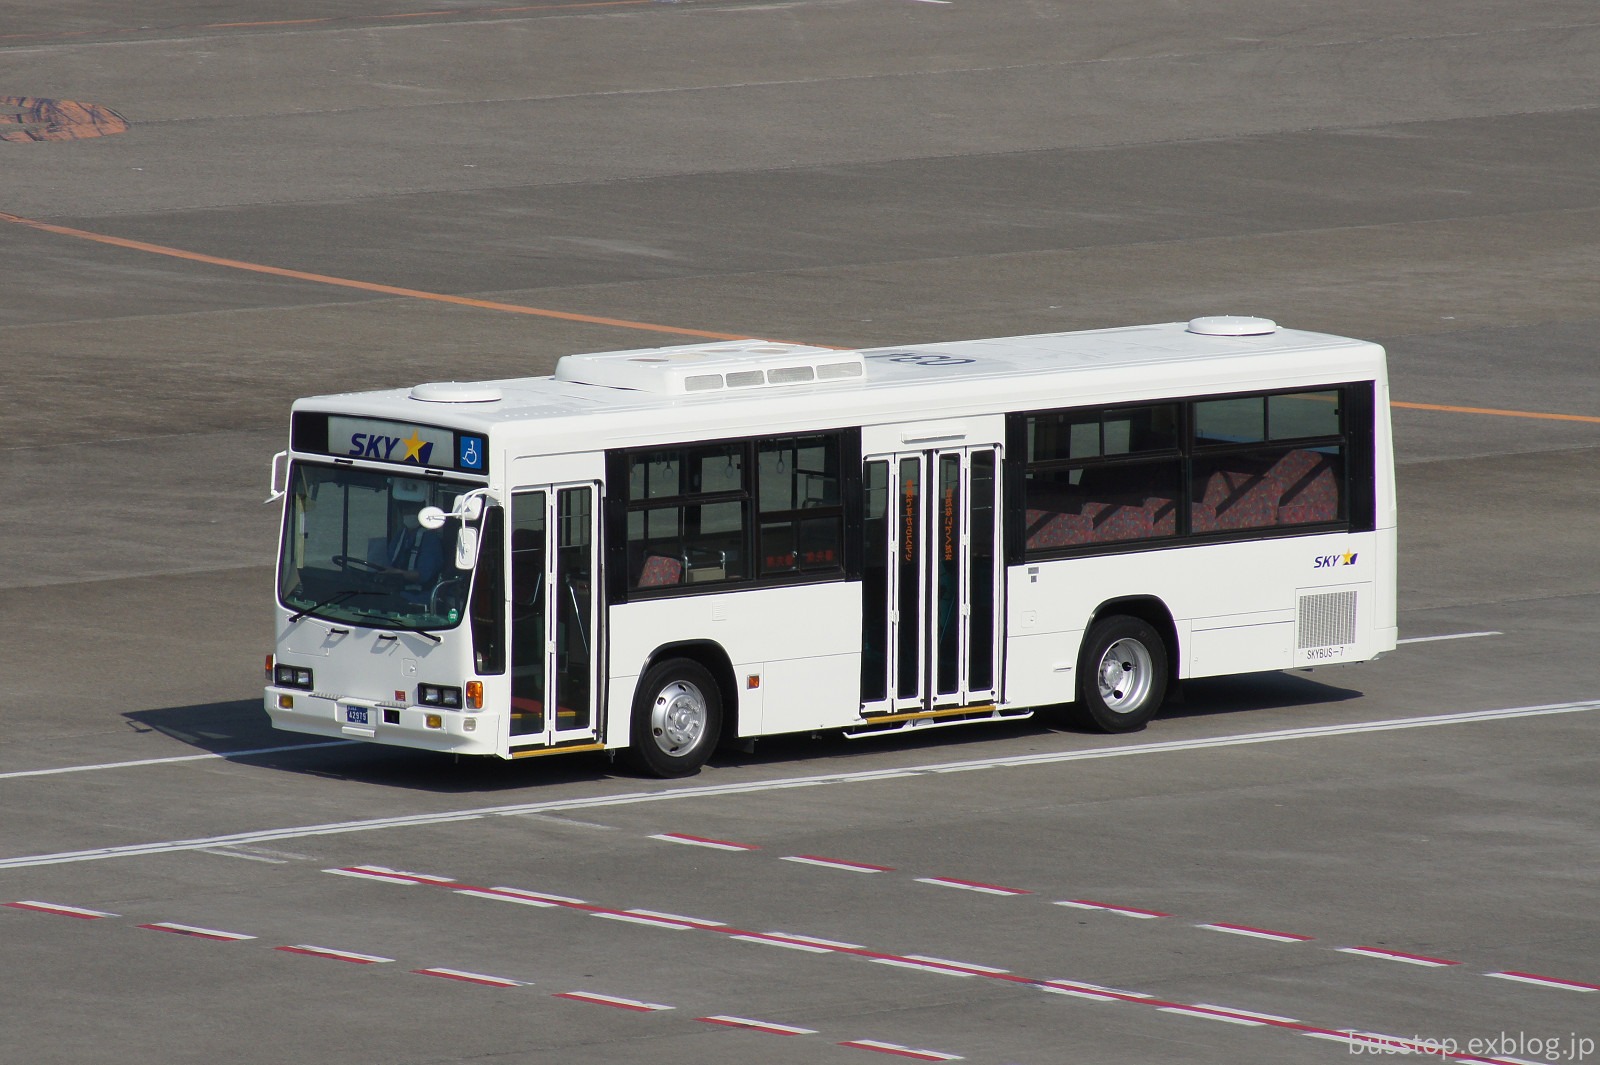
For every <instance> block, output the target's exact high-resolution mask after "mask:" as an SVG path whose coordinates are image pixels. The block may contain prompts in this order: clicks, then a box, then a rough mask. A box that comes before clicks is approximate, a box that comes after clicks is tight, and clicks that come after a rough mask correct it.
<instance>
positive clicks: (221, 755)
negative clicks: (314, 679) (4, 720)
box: [0, 740, 356, 780]
mask: <svg viewBox="0 0 1600 1065" xmlns="http://www.w3.org/2000/svg"><path fill="white" fill-rule="evenodd" d="M355 742H356V741H355V740H330V741H328V742H327V743H291V744H289V745H287V746H285V747H257V748H256V749H255V750H253V751H221V752H218V753H215V754H178V755H173V756H172V757H171V758H140V759H137V760H135V761H132V762H101V763H100V764H99V765H64V766H59V767H57V768H55V769H19V770H16V771H14V772H10V773H0V780H15V779H17V778H19V777H53V776H58V775H60V774H62V773H94V772H97V771H99V770H102V769H137V768H138V767H139V766H146V765H173V764H175V763H177V762H204V761H208V760H217V759H230V758H252V757H255V756H257V755H263V754H285V753H287V752H289V751H314V750H316V749H317V748H319V747H351V746H354V745H355Z"/></svg>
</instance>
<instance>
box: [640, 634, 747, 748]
mask: <svg viewBox="0 0 1600 1065" xmlns="http://www.w3.org/2000/svg"><path fill="white" fill-rule="evenodd" d="M669 658H687V659H688V660H689V661H691V662H695V663H697V664H698V665H700V666H701V667H702V668H703V669H705V671H706V672H707V673H710V674H711V677H712V679H713V680H715V681H716V682H717V694H719V695H721V696H722V735H721V736H719V737H718V740H722V739H726V738H729V737H736V736H738V735H739V685H738V682H737V680H736V679H735V676H734V672H733V660H732V659H731V658H729V657H728V652H727V651H726V650H725V649H724V648H723V646H722V645H721V644H719V643H717V642H716V641H715V640H679V641H678V642H676V643H664V644H662V645H661V646H660V647H657V648H656V649H655V650H654V651H652V652H651V653H650V656H649V657H648V658H646V659H645V661H644V666H643V668H641V669H640V670H639V681H638V682H639V683H641V684H642V683H643V682H644V678H645V674H647V673H649V672H650V670H652V669H653V668H655V665H656V663H658V662H664V661H666V660H667V659H669Z"/></svg>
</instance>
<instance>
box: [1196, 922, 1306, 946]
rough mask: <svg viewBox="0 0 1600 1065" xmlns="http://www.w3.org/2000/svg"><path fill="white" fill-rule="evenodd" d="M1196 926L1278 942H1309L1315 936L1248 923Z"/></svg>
mask: <svg viewBox="0 0 1600 1065" xmlns="http://www.w3.org/2000/svg"><path fill="white" fill-rule="evenodd" d="M1195 927H1196V928H1205V929H1209V930H1210V931H1212V932H1230V933H1232V934H1233V935H1236V936H1251V937H1253V938H1255V939H1271V940H1274V941H1275V942H1278V943H1309V942H1311V941H1312V940H1313V939H1314V938H1316V937H1315V936H1302V935H1297V934H1295V933H1294V932H1274V931H1273V930H1272V929H1270V928H1252V927H1250V926H1249V925H1247V924H1226V923H1223V922H1217V923H1215V924H1197V925H1195Z"/></svg>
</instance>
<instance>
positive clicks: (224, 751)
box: [122, 673, 1363, 794]
mask: <svg viewBox="0 0 1600 1065" xmlns="http://www.w3.org/2000/svg"><path fill="white" fill-rule="evenodd" d="M1362 694H1363V693H1362V692H1360V691H1357V690H1354V689H1350V688H1341V687H1337V686H1335V685H1331V684H1326V683H1323V682H1321V681H1318V680H1312V679H1310V678H1308V677H1306V676H1304V675H1301V674H1295V673H1257V674H1248V675H1244V676H1233V677H1216V678H1207V679H1204V680H1191V681H1186V682H1185V683H1184V684H1183V686H1182V689H1181V691H1180V692H1179V693H1178V695H1177V696H1176V697H1175V698H1172V699H1169V701H1168V705H1167V706H1166V708H1165V709H1163V710H1162V712H1161V715H1160V717H1158V718H1157V719H1156V726H1157V727H1159V725H1160V723H1161V721H1163V720H1169V721H1170V720H1182V719H1186V718H1201V717H1223V716H1225V715H1230V714H1240V715H1245V714H1248V713H1250V712H1252V711H1261V710H1273V709H1277V710H1292V709H1295V708H1297V707H1306V706H1317V705H1328V704H1334V703H1341V702H1345V701H1347V700H1350V699H1357V698H1360V697H1361V696H1362ZM122 716H123V717H124V718H125V719H126V720H127V721H128V723H129V725H130V726H132V727H133V728H135V729H138V730H141V731H151V732H158V733H160V734H162V735H163V736H167V737H169V738H171V739H174V740H177V741H178V742H180V743H183V744H186V745H188V746H190V747H192V748H195V749H197V750H200V751H204V752H206V753H209V754H214V755H216V756H218V757H219V758H225V759H227V760H228V761H230V762H237V763H239V764H241V765H249V766H255V767H258V768H262V769H271V770H276V771H279V772H284V773H295V774H300V775H304V776H313V777H321V778H324V779H329V780H340V781H349V782H352V783H360V784H371V785H374V786H378V787H388V788H400V789H404V790H408V791H425V792H434V793H439V794H473V793H492V792H499V791H515V790H526V789H528V788H537V787H546V786H552V785H562V784H582V783H591V784H592V783H595V782H599V781H606V780H623V781H628V782H629V783H630V785H632V786H644V787H645V788H649V787H651V786H652V785H654V786H661V785H663V784H664V783H665V782H662V781H655V780H652V779H651V778H647V777H642V776H639V775H637V774H635V773H632V772H629V771H628V770H627V769H626V768H625V767H624V766H622V765H620V764H618V763H616V762H614V761H613V760H612V758H611V757H610V756H609V755H607V754H604V753H593V754H575V755H563V756H559V757H550V758H531V759H525V760H520V761H507V760H504V759H500V758H492V757H475V756H474V757H456V756H451V755H441V754H436V753H433V752H430V751H417V750H411V749H408V748H404V747H384V746H377V745H373V744H366V743H361V742H358V741H353V740H352V741H344V740H330V739H321V738H318V737H312V736H300V735H296V734H294V733H289V732H279V731H277V730H275V729H273V728H272V726H271V723H270V721H269V720H268V718H267V715H266V712H265V711H264V710H263V709H262V708H261V704H260V702H258V701H257V700H254V699H245V700H239V701H236V702H218V703H200V704H196V705H193V706H173V707H166V708H163V709H155V710H135V711H130V712H127V713H124V714H123V715H122ZM1053 732H1065V733H1083V734H1085V735H1101V733H1098V732H1096V731H1095V730H1094V729H1091V728H1089V727H1087V726H1084V725H1080V724H1078V723H1077V722H1076V721H1075V719H1074V718H1073V717H1072V715H1071V712H1070V708H1069V707H1041V708H1040V709H1039V710H1038V711H1037V712H1036V713H1035V714H1034V715H1033V716H1032V717H1031V718H1026V719H1021V720H1015V721H1001V722H989V723H984V724H981V725H973V726H963V727H960V728H938V729H926V730H921V731H914V732H904V733H895V734H889V735H881V736H872V737H866V738H862V739H851V738H849V737H846V736H845V735H843V734H842V733H841V732H838V731H824V732H819V733H810V734H808V733H796V734H793V735H786V736H769V737H763V738H762V739H761V740H760V741H759V742H758V743H756V744H755V745H754V749H753V750H741V749H739V748H737V747H727V748H724V749H722V750H719V751H718V752H717V753H716V754H715V755H713V756H712V758H711V761H710V764H709V765H708V767H707V768H708V771H710V772H713V773H714V772H715V771H716V770H718V769H737V768H759V767H771V766H791V767H793V771H794V772H795V773H797V774H802V775H803V774H807V773H813V772H817V771H819V770H821V771H824V772H826V771H828V770H827V769H826V767H827V766H829V765H832V766H833V767H834V771H837V770H838V765H839V763H841V762H845V763H848V762H854V761H857V760H858V759H860V758H862V757H870V756H872V755H875V754H876V755H879V756H881V755H883V754H884V753H886V752H898V753H911V752H918V751H940V752H950V757H961V755H960V754H959V753H957V752H959V751H960V750H961V748H962V747H963V745H967V746H970V745H971V744H972V743H974V742H980V741H982V740H985V739H988V740H998V741H1005V740H1015V739H1021V738H1026V737H1029V736H1045V735H1049V734H1050V733H1053Z"/></svg>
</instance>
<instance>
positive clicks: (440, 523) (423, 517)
mask: <svg viewBox="0 0 1600 1065" xmlns="http://www.w3.org/2000/svg"><path fill="white" fill-rule="evenodd" d="M449 518H450V515H448V514H446V513H445V512H444V511H442V510H440V509H439V508H438V507H423V508H422V509H421V510H419V511H417V524H418V525H421V526H422V527H423V528H424V529H442V528H444V523H445V522H446V521H448V520H449Z"/></svg>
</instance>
